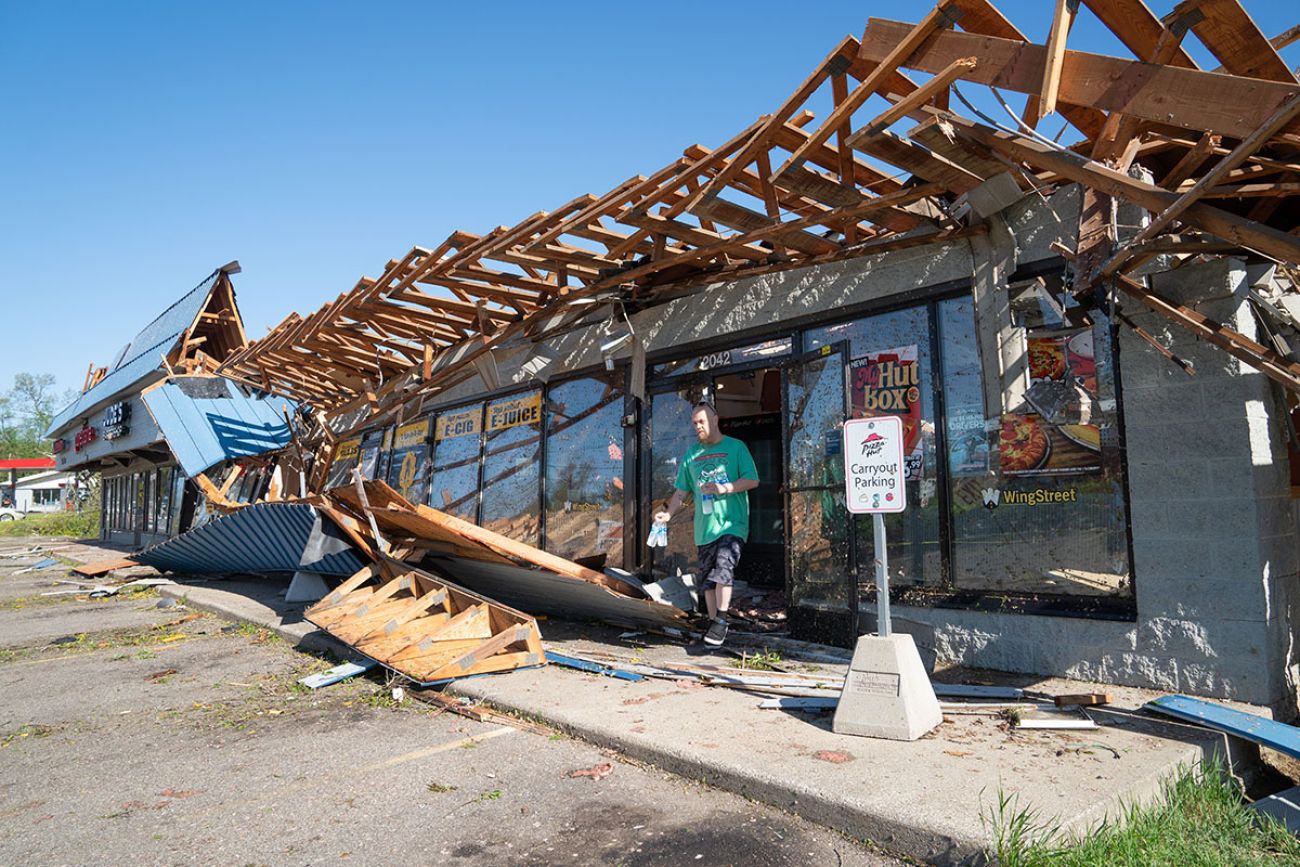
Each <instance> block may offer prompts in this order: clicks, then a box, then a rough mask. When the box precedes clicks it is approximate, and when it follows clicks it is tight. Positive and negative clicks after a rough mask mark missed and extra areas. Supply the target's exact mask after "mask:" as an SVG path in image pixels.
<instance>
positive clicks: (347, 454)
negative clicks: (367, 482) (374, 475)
mask: <svg viewBox="0 0 1300 867" xmlns="http://www.w3.org/2000/svg"><path fill="white" fill-rule="evenodd" d="M360 454H361V437H352V438H351V439H346V440H343V441H342V442H341V443H339V444H338V445H336V446H335V447H334V460H333V462H332V463H331V464H330V470H329V475H328V476H326V478H325V489H326V490H331V489H333V488H338V487H342V486H343V485H347V484H350V483H351V482H352V471H353V470H354V469H356V466H357V460H358V458H359V456H360Z"/></svg>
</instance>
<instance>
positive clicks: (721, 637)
mask: <svg viewBox="0 0 1300 867" xmlns="http://www.w3.org/2000/svg"><path fill="white" fill-rule="evenodd" d="M726 640H727V621H725V620H715V621H713V623H711V624H709V631H708V632H706V633H704V643H705V644H707V645H709V646H710V647H721V646H722V642H724V641H726Z"/></svg>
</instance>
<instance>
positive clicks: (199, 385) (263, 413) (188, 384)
mask: <svg viewBox="0 0 1300 867" xmlns="http://www.w3.org/2000/svg"><path fill="white" fill-rule="evenodd" d="M141 397H142V399H143V400H144V404H145V406H146V407H148V409H149V414H150V415H152V416H153V418H154V421H155V422H157V423H158V429H159V430H160V431H162V435H163V438H164V439H166V440H167V445H168V446H169V447H170V448H171V450H172V453H173V454H174V455H176V460H177V461H179V462H180V465H181V469H183V470H185V474H186V475H187V476H190V477H191V478H193V477H194V476H197V475H198V474H199V473H202V472H204V471H205V470H207V469H208V468H209V467H211V466H213V465H215V464H219V463H221V462H222V461H226V460H231V459H233V458H240V457H247V456H249V455H260V454H263V453H265V452H269V451H275V450H276V449H282V448H284V447H285V446H286V445H288V444H289V441H290V439H291V437H290V434H289V425H288V422H286V421H285V417H284V413H285V411H286V410H287V411H289V412H292V411H293V410H294V409H295V404H294V403H293V401H290V400H287V399H285V398H283V397H276V396H274V395H263V396H249V395H247V394H245V393H244V392H243V391H241V390H240V388H239V386H237V385H235V384H234V383H233V382H231V381H229V380H227V379H224V378H223V377H220V376H174V377H172V378H170V379H168V380H167V381H165V382H163V383H161V384H159V385H157V386H154V387H153V388H151V389H148V390H146V391H145V392H144V394H143V395H142V396H141Z"/></svg>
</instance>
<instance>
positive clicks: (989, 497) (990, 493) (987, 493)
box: [981, 488, 1002, 511]
mask: <svg viewBox="0 0 1300 867" xmlns="http://www.w3.org/2000/svg"><path fill="white" fill-rule="evenodd" d="M981 493H982V494H983V497H984V508H986V509H988V510H989V511H992V510H993V509H996V508H997V507H998V504H999V503H1001V502H1002V492H1001V491H999V490H998V489H997V488H985V489H984V490H983V491H982V492H981Z"/></svg>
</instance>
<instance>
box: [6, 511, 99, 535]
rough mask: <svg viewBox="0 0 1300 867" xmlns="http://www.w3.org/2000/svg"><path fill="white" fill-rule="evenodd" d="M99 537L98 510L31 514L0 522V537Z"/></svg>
mask: <svg viewBox="0 0 1300 867" xmlns="http://www.w3.org/2000/svg"><path fill="white" fill-rule="evenodd" d="M98 535H99V510H98V509H96V510H95V511H93V512H49V513H45V514H32V515H28V516H27V517H25V518H19V519H18V520H17V521H0V536H67V537H70V538H73V539H89V538H91V537H93V536H98Z"/></svg>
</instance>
